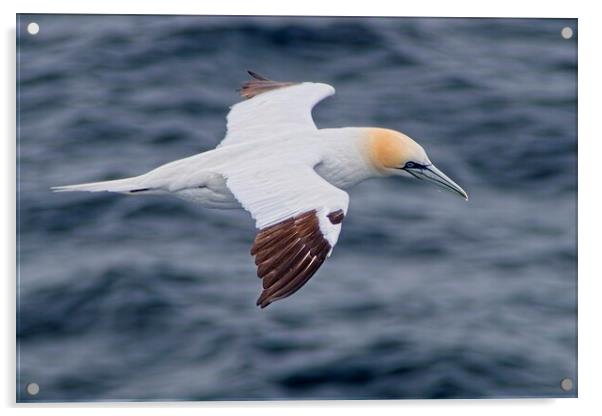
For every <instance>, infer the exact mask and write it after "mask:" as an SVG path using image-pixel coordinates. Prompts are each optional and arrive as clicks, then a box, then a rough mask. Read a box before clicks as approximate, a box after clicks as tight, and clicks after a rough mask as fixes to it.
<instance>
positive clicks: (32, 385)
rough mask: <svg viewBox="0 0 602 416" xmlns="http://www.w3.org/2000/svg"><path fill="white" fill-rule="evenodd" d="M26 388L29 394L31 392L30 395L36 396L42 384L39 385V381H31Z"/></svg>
mask: <svg viewBox="0 0 602 416" xmlns="http://www.w3.org/2000/svg"><path fill="white" fill-rule="evenodd" d="M25 389H26V390H27V394H29V395H30V396H35V395H36V394H38V393H39V392H40V386H39V385H38V383H29V384H28V385H27V386H26V387H25Z"/></svg>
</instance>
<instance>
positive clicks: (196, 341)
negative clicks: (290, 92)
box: [17, 15, 577, 401]
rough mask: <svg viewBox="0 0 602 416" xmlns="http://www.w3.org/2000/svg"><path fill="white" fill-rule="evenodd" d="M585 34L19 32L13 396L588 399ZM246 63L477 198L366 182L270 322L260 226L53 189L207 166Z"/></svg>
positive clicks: (556, 26)
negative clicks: (580, 379)
mask: <svg viewBox="0 0 602 416" xmlns="http://www.w3.org/2000/svg"><path fill="white" fill-rule="evenodd" d="M30 21H36V22H38V23H39V25H40V32H39V34H38V35H36V36H31V35H29V34H27V32H26V31H25V27H26V25H27V23H29V22H30ZM576 25H577V22H576V20H534V19H430V18H361V19H360V18H310V17H308V18H247V17H193V16H189V17H176V16H78V15H71V16H60V15H35V16H34V15H21V16H20V17H19V19H18V25H17V42H18V135H19V137H18V140H19V141H18V191H19V194H18V233H19V234H18V262H19V263H18V264H19V276H18V279H19V280H18V322H17V341H18V374H17V380H18V385H17V389H18V400H20V401H30V400H31V401H88V400H91V401H94V400H236V399H397V398H466V397H476V398H485V397H574V396H575V395H576V386H577V384H576V381H577V373H576V371H577V370H576V360H577V357H576V351H577V350H576V346H577V333H576V331H577V329H576V320H577V299H576V296H577V292H576V288H577V274H576V266H577V254H576V197H577V155H576V150H577V126H576V117H577V92H576V82H577V78H576V72H577V41H576V37H573V38H572V39H570V40H565V39H563V38H562V37H561V36H560V31H561V29H562V28H563V27H565V26H570V27H572V28H573V30H574V31H575V34H576V33H577V26H576ZM247 68H250V69H254V70H256V71H257V72H259V73H261V74H265V75H266V76H268V77H270V78H273V79H276V80H283V81H304V80H309V81H320V82H326V83H330V84H332V85H334V86H335V87H336V88H337V95H336V96H335V97H333V98H329V99H328V100H327V101H325V102H324V103H322V104H320V105H319V106H318V107H317V108H316V109H315V110H314V117H315V119H316V122H317V124H318V125H319V126H321V127H337V126H348V125H355V126H382V127H388V128H393V129H397V130H401V131H403V132H405V133H407V134H408V135H410V136H412V137H414V138H415V139H416V140H417V141H419V142H420V143H421V144H422V145H423V146H424V147H425V148H426V149H427V151H428V152H429V154H430V156H431V159H432V160H433V161H434V162H435V163H436V164H437V165H438V166H439V167H440V168H441V169H442V170H444V171H445V172H446V173H448V174H449V175H450V176H451V177H452V178H454V179H455V180H456V181H457V182H458V183H459V184H461V185H462V186H463V187H464V188H465V189H466V190H467V191H468V192H469V194H470V201H469V202H465V201H463V200H461V199H460V198H457V197H455V196H454V195H452V194H449V193H441V192H438V191H437V190H436V189H435V188H431V187H427V186H424V185H423V184H422V183H419V182H418V181H415V182H412V181H411V180H405V179H399V178H397V179H381V180H372V181H367V182H365V183H362V184H361V185H359V186H357V187H356V188H354V189H352V190H351V191H350V195H351V206H350V210H349V215H348V217H347V218H346V220H345V224H344V227H343V232H342V234H341V237H340V239H339V244H338V245H337V247H336V248H335V251H334V254H333V256H332V257H331V258H330V259H329V260H328V261H327V263H326V264H325V265H324V267H323V268H322V269H321V270H320V271H319V272H318V274H317V275H316V276H315V277H314V278H313V279H312V280H311V281H310V282H309V283H308V284H307V285H306V286H305V287H304V288H303V289H302V290H301V291H299V292H298V293H297V294H295V295H294V296H292V297H290V298H288V299H286V300H283V301H280V302H276V303H275V304H273V305H271V306H270V307H269V308H267V309H265V310H260V309H258V308H257V307H256V306H255V300H256V298H257V296H258V294H259V291H260V281H259V280H258V279H257V277H255V267H254V264H253V259H252V258H251V257H250V256H249V247H250V244H251V242H252V240H253V238H254V227H253V224H252V221H251V219H250V217H249V215H248V214H246V213H245V212H243V211H209V210H203V209H200V208H198V207H196V206H194V205H191V204H189V203H186V202H184V201H180V200H177V199H169V198H167V197H156V196H154V197H153V196H147V197H126V196H121V195H115V194H89V193H73V194H64V193H63V194H54V193H52V192H50V191H49V188H50V187H51V186H54V185H63V184H71V183H79V182H87V181H96V180H104V179H114V178H120V177H124V176H131V175H137V174H140V173H143V172H145V171H147V170H149V169H152V168H154V167H156V166H158V165H160V164H163V163H165V162H168V161H171V160H174V159H178V158H182V157H185V156H189V155H192V154H195V153H198V152H202V151H205V150H208V149H211V148H213V147H214V146H215V145H216V144H217V143H218V142H219V141H220V140H221V138H222V137H223V135H224V132H225V116H226V114H227V111H228V107H229V106H230V105H232V104H234V103H235V102H237V101H238V100H239V97H238V96H237V93H236V91H235V90H236V88H237V87H238V86H239V85H240V83H241V82H242V81H244V80H245V79H246V78H247V77H246V74H245V70H246V69H247ZM564 377H570V378H572V379H573V380H574V381H575V389H573V390H572V391H570V392H563V391H562V390H561V389H560V380H561V379H562V378H564ZM31 382H35V383H38V384H39V385H40V393H39V394H38V395H37V396H35V397H31V396H28V395H27V394H26V393H25V386H26V385H27V384H28V383H31Z"/></svg>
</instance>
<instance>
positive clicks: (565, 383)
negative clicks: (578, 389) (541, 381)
mask: <svg viewBox="0 0 602 416" xmlns="http://www.w3.org/2000/svg"><path fill="white" fill-rule="evenodd" d="M560 388H561V389H562V390H563V391H571V390H573V380H571V379H570V378H563V379H562V380H560Z"/></svg>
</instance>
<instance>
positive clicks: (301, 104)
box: [218, 71, 335, 147]
mask: <svg viewBox="0 0 602 416" xmlns="http://www.w3.org/2000/svg"><path fill="white" fill-rule="evenodd" d="M249 74H250V75H251V76H252V77H253V79H252V80H250V81H247V82H246V83H245V84H243V86H242V88H241V89H240V93H241V95H242V96H243V97H245V98H248V100H247V101H242V102H240V103H238V104H235V105H234V106H232V108H231V109H230V113H228V117H227V121H228V124H227V129H228V131H227V133H226V137H225V138H224V139H223V140H222V141H221V143H220V144H219V146H228V145H231V144H237V143H248V142H249V141H253V140H266V139H270V138H280V137H282V135H283V133H285V132H286V131H294V132H295V133H296V134H299V135H300V136H302V133H304V132H307V133H312V132H315V131H316V130H317V128H316V125H315V124H314V121H313V119H312V116H311V110H312V108H313V107H314V106H315V105H316V104H317V103H319V102H320V101H322V100H323V99H324V98H326V97H329V96H331V95H333V94H334V93H335V90H334V88H333V87H331V86H330V85H327V84H319V83H313V82H303V83H292V82H277V81H271V80H269V79H267V78H264V77H262V76H260V75H257V74H256V73H254V72H252V71H249ZM219 146H218V147H219Z"/></svg>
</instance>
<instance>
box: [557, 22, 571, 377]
mask: <svg viewBox="0 0 602 416" xmlns="http://www.w3.org/2000/svg"><path fill="white" fill-rule="evenodd" d="M560 36H562V37H563V38H564V39H570V38H572V37H573V29H571V28H570V27H568V26H567V27H563V28H562V30H561V31H560ZM565 380H566V379H565Z"/></svg>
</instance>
